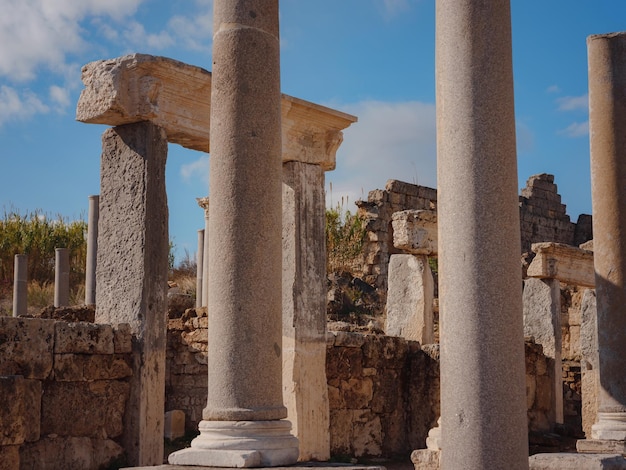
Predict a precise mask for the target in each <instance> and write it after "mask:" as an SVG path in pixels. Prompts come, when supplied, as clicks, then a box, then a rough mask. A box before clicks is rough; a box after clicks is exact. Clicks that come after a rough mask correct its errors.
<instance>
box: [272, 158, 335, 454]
mask: <svg viewBox="0 0 626 470" xmlns="http://www.w3.org/2000/svg"><path fill="white" fill-rule="evenodd" d="M325 221H326V205H325V197H324V170H322V168H321V167H320V166H319V165H311V164H307V163H301V162H286V163H283V400H284V402H285V406H286V407H287V418H288V419H289V420H290V421H291V423H292V425H293V430H294V434H295V435H296V437H297V438H298V440H299V442H300V457H299V460H304V461H306V460H328V459H329V458H330V435H329V433H328V429H329V425H330V424H329V423H330V422H329V419H330V418H329V408H328V384H327V381H326V243H325Z"/></svg>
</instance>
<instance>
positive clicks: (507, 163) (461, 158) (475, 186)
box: [436, 0, 528, 470]
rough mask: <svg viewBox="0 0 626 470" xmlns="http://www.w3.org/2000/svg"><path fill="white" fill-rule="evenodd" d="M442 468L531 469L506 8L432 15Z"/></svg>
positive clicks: (459, 5)
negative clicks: (434, 58)
mask: <svg viewBox="0 0 626 470" xmlns="http://www.w3.org/2000/svg"><path fill="white" fill-rule="evenodd" d="M436 64H437V68H436V91H437V158H438V160H437V167H438V168H437V171H438V178H437V179H438V222H439V268H440V274H439V283H440V284H439V289H440V290H439V293H440V308H441V414H442V423H441V431H442V455H441V459H442V460H441V463H442V468H443V469H448V470H450V469H454V470H456V469H460V468H463V469H466V470H471V469H476V470H478V469H485V468H507V469H526V468H528V439H527V422H526V396H525V371H524V337H523V325H522V279H521V266H520V238H519V227H520V225H519V207H518V197H517V166H516V153H515V115H514V106H513V72H512V63H511V20H510V5H509V1H508V0H439V1H437V7H436Z"/></svg>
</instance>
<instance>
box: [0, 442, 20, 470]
mask: <svg viewBox="0 0 626 470" xmlns="http://www.w3.org/2000/svg"><path fill="white" fill-rule="evenodd" d="M18 468H20V446H19V445H13V446H5V445H0V470H16V469H18ZM22 468H25V467H22Z"/></svg>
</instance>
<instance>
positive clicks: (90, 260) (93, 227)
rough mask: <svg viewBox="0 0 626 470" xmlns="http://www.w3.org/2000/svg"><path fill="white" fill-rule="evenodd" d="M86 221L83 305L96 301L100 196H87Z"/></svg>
mask: <svg viewBox="0 0 626 470" xmlns="http://www.w3.org/2000/svg"><path fill="white" fill-rule="evenodd" d="M87 217H88V221H87V263H86V265H85V305H93V304H95V303H96V257H97V253H98V219H99V217H100V196H98V195H93V196H89V214H88V216H87Z"/></svg>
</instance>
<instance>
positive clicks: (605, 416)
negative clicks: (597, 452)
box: [591, 412, 626, 441]
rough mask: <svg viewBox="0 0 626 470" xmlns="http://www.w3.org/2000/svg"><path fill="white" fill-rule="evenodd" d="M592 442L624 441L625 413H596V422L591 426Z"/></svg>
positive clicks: (625, 428)
mask: <svg viewBox="0 0 626 470" xmlns="http://www.w3.org/2000/svg"><path fill="white" fill-rule="evenodd" d="M591 438H592V439H594V440H607V441H626V413H625V412H615V413H606V412H599V413H598V422H597V423H596V424H594V425H593V426H591Z"/></svg>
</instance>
